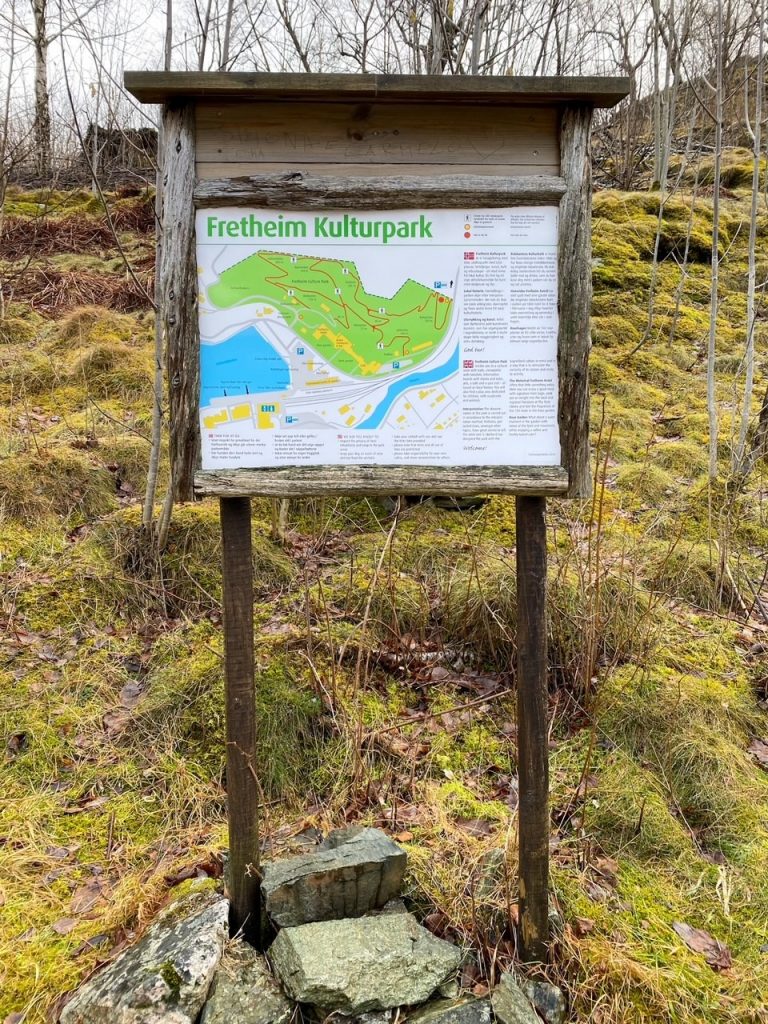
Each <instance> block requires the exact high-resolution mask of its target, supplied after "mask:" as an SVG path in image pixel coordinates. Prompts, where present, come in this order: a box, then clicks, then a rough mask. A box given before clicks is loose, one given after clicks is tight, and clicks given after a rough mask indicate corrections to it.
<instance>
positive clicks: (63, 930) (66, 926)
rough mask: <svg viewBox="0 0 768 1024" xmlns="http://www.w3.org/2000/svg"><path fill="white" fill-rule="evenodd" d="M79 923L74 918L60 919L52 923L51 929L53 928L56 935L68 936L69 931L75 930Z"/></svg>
mask: <svg viewBox="0 0 768 1024" xmlns="http://www.w3.org/2000/svg"><path fill="white" fill-rule="evenodd" d="M79 923H80V922H79V921H78V919H77V918H76V917H60V918H59V920H58V921H54V922H53V924H52V925H51V928H53V930H54V931H55V932H56V934H57V935H69V933H70V932H71V931H73V930H74V929H75V928H77V926H78V924H79Z"/></svg>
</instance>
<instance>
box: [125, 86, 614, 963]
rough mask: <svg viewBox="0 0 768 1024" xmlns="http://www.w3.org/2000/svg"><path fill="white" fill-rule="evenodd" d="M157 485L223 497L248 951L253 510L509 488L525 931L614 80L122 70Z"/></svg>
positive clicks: (541, 824)
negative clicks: (555, 565)
mask: <svg viewBox="0 0 768 1024" xmlns="http://www.w3.org/2000/svg"><path fill="white" fill-rule="evenodd" d="M125 82H126V86H127V88H128V89H129V90H130V91H131V92H132V93H133V94H134V95H135V96H136V97H137V98H138V99H139V100H141V101H142V102H145V103H162V104H163V129H162V133H161V160H162V164H161V166H162V168H163V181H164V190H163V195H162V219H163V233H162V241H161V244H160V252H159V261H158V273H159V275H160V283H161V292H162V297H163V315H164V317H165V324H166V329H167V341H168V345H167V349H168V352H167V368H168V377H169V405H170V423H171V442H170V455H171V463H172V478H173V481H174V488H175V492H176V496H177V497H178V498H180V499H190V498H192V497H193V496H194V495H198V496H204V495H213V496H217V497H219V499H220V501H221V519H222V538H223V570H224V626H225V668H226V683H227V790H228V813H229V822H230V864H231V878H230V890H231V896H232V918H231V925H232V928H233V930H237V929H239V928H244V930H245V932H246V935H247V936H248V937H249V938H250V939H251V940H252V941H254V942H255V943H257V944H258V942H259V940H260V935H259V929H260V925H259V922H260V904H259V870H258V842H259V840H258V816H257V815H258V783H257V775H258V766H257V765H256V764H255V761H254V750H255V728H256V723H255V706H254V666H253V614H252V581H251V568H250V566H251V561H250V545H251V535H250V501H249V499H250V497H252V496H256V495H260V496H270V497H293V496H311V495H363V494H364V495H377V494H378V495H385V494H419V495H430V494H443V495H465V494H471V493H502V494H513V495H515V496H516V510H517V563H518V576H517V578H518V590H519V593H518V607H519V613H518V614H519V621H518V666H517V668H518V674H517V680H518V765H519V783H520V808H519V833H520V844H519V845H520V925H521V930H520V940H521V947H522V950H523V953H524V955H525V956H526V957H527V958H528V959H534V960H543V959H544V958H545V956H546V942H547V876H548V843H549V809H548V768H547V704H546V698H547V652H546V621H545V596H546V532H545V501H546V497H547V496H563V497H586V496H588V494H589V491H590V469H589V430H588V428H589V393H588V378H587V370H588V367H587V363H588V353H589V344H590V342H589V306H590V299H591V249H590V209H591V175H590V146H589V138H590V127H591V121H592V113H593V110H594V108H595V107H609V106H613V105H614V104H616V103H617V102H619V100H620V99H621V98H622V97H623V96H625V95H626V94H627V91H628V82H627V80H626V79H616V78H594V79H593V78H513V77H500V78H492V77H488V78H485V77H463V76H461V77H451V78H447V77H426V76H419V77H416V76H377V75H309V74H300V75H297V74H277V75H273V74H258V73H254V74H241V73H213V72H211V73H186V72H169V73H156V72H134V73H128V74H126V76H125Z"/></svg>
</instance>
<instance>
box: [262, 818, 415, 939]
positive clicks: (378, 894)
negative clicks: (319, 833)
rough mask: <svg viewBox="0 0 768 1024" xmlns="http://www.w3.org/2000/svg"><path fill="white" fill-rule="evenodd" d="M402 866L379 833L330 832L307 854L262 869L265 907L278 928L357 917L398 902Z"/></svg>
mask: <svg viewBox="0 0 768 1024" xmlns="http://www.w3.org/2000/svg"><path fill="white" fill-rule="evenodd" d="M405 862H406V854H405V850H401V849H400V847H399V846H397V844H396V843H393V842H392V840H391V839H390V838H389V836H387V835H385V833H384V832H381V831H380V830H379V829H375V828H352V829H341V830H339V831H337V832H331V834H330V835H329V836H328V838H327V839H326V840H325V842H324V843H323V844H322V845H321V846H320V847H318V849H316V850H314V851H312V852H311V853H306V854H302V855H301V856H299V857H289V858H287V859H285V860H277V861H273V862H271V863H268V864H265V865H264V874H263V880H262V883H261V891H262V894H263V896H264V905H265V907H266V910H267V913H268V914H269V916H270V917H271V918H272V920H273V921H274V923H275V924H276V925H278V926H279V927H280V928H292V927H295V926H296V925H302V924H308V923H310V922H312V921H331V920H336V919H338V918H345V917H361V916H362V915H363V914H367V913H368V912H369V911H371V910H376V909H377V908H378V907H383V906H384V904H385V903H386V902H387V901H388V900H390V899H392V898H393V897H394V896H397V894H398V893H399V891H400V885H401V884H402V881H403V873H404V872H405Z"/></svg>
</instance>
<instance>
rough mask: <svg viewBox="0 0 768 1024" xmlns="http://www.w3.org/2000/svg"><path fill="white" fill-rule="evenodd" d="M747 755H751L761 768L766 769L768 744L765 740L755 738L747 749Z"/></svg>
mask: <svg viewBox="0 0 768 1024" xmlns="http://www.w3.org/2000/svg"><path fill="white" fill-rule="evenodd" d="M747 753H748V754H751V755H752V757H754V758H755V760H756V761H757V762H758V764H761V765H762V766H763V768H768V742H766V740H761V739H758V737H757V736H755V737H754V739H753V740H752V742H751V743H750V744H749V746H748V747H747Z"/></svg>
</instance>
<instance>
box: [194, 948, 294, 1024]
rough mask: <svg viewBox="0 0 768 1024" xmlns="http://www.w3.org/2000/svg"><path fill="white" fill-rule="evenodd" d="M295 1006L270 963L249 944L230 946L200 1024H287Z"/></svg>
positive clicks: (216, 975)
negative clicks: (272, 970)
mask: <svg viewBox="0 0 768 1024" xmlns="http://www.w3.org/2000/svg"><path fill="white" fill-rule="evenodd" d="M292 1015H293V1004H292V1003H291V1002H289V1000H288V999H286V998H285V996H284V995H283V992H282V989H281V988H280V986H279V985H278V983H277V982H276V981H275V979H274V978H273V977H272V975H271V973H270V970H269V966H268V964H267V961H266V960H265V958H264V957H263V956H260V955H259V953H257V952H256V950H255V949H254V948H253V947H252V946H249V945H248V944H247V943H246V942H241V941H239V940H236V941H234V942H231V943H230V944H229V945H228V946H227V948H226V950H225V952H224V956H223V957H222V959H221V962H220V963H219V966H218V968H217V969H216V974H215V976H214V979H213V984H212V986H211V994H210V995H209V997H208V1002H207V1003H206V1004H205V1008H204V1010H203V1015H202V1017H201V1018H200V1024H287V1022H288V1021H290V1019H291V1017H292Z"/></svg>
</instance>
